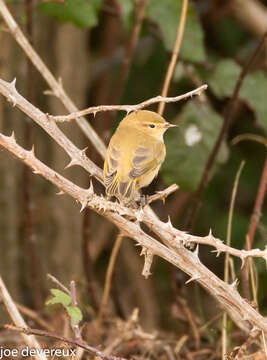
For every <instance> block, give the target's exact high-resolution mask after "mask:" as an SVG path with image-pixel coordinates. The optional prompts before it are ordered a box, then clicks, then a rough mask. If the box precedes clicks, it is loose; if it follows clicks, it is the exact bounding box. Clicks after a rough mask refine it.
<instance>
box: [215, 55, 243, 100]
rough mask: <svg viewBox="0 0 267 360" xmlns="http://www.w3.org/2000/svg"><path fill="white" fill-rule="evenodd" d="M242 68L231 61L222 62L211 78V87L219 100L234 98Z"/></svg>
mask: <svg viewBox="0 0 267 360" xmlns="http://www.w3.org/2000/svg"><path fill="white" fill-rule="evenodd" d="M240 72H241V67H240V66H239V65H238V64H237V63H235V62H234V61H233V60H231V59H226V60H222V61H220V62H219V63H218V65H217V66H216V69H215V71H214V72H212V73H211V75H210V77H209V81H208V83H209V86H210V87H211V88H212V91H213V92H214V93H215V95H217V96H218V97H219V98H223V97H225V96H232V94H233V91H234V88H235V84H236V82H237V79H238V76H239V74H240Z"/></svg>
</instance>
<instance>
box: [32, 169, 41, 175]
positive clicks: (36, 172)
mask: <svg viewBox="0 0 267 360" xmlns="http://www.w3.org/2000/svg"><path fill="white" fill-rule="evenodd" d="M32 172H33V173H34V174H35V175H40V174H41V173H40V171H38V170H33V171H32Z"/></svg>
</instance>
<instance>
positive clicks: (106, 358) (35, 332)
mask: <svg viewBox="0 0 267 360" xmlns="http://www.w3.org/2000/svg"><path fill="white" fill-rule="evenodd" d="M5 327H6V328H7V329H8V330H12V331H16V332H19V333H22V334H27V335H37V336H44V337H48V338H50V339H54V340H59V341H62V342H65V343H67V344H70V345H73V346H79V347H81V348H83V349H84V350H86V351H87V352H88V353H90V354H92V355H94V356H98V357H99V358H100V359H103V360H126V359H124V358H122V357H117V356H112V355H105V354H104V353H103V352H102V351H100V350H98V349H96V348H94V347H92V346H90V345H87V344H86V343H85V342H84V341H81V340H73V339H70V338H67V337H65V336H61V335H59V334H56V333H52V332H48V331H44V330H39V329H31V328H27V327H22V326H21V327H19V326H14V325H9V324H7V325H5Z"/></svg>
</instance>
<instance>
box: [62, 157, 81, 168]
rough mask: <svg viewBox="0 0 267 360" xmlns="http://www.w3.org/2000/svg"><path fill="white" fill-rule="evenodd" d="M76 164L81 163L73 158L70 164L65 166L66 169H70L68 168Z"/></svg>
mask: <svg viewBox="0 0 267 360" xmlns="http://www.w3.org/2000/svg"><path fill="white" fill-rule="evenodd" d="M74 165H79V164H78V162H77V161H76V160H75V159H71V161H70V162H69V163H68V165H66V166H65V168H64V170H65V169H68V168H70V167H71V166H74Z"/></svg>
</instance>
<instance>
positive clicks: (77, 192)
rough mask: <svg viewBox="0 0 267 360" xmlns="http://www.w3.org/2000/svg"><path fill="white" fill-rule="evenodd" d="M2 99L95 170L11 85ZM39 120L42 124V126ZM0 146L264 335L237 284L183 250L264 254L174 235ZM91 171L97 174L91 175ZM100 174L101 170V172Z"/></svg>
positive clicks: (167, 226)
mask: <svg viewBox="0 0 267 360" xmlns="http://www.w3.org/2000/svg"><path fill="white" fill-rule="evenodd" d="M0 93H2V94H3V95H5V96H6V97H7V98H8V99H9V100H11V101H12V103H13V105H16V104H18V107H19V108H20V109H21V110H23V111H25V112H26V111H28V112H29V115H31V117H32V118H33V119H34V120H35V121H37V122H38V123H40V124H41V126H43V128H44V129H45V130H46V131H47V132H48V133H50V131H51V128H50V127H49V126H47V124H49V125H51V124H53V126H52V135H53V138H54V139H55V140H56V141H57V142H59V143H61V142H63V144H62V147H63V148H65V147H66V148H65V150H66V151H67V153H68V154H69V155H70V156H71V155H72V154H73V155H74V156H75V164H79V165H81V166H83V167H84V168H86V169H87V171H88V172H89V173H92V169H91V168H90V165H89V164H91V165H92V166H93V167H95V164H94V163H93V162H91V161H90V162H89V163H88V162H87V160H88V161H89V159H87V158H86V156H85V155H84V153H83V152H81V151H79V150H77V149H76V148H75V147H73V144H72V143H71V142H70V141H69V140H68V138H66V136H65V135H64V134H63V133H58V132H57V130H56V129H57V127H56V124H55V123H54V122H53V121H50V120H49V119H48V118H47V117H45V116H44V114H43V113H42V112H41V111H40V110H38V109H36V108H35V107H34V106H32V105H31V104H30V105H29V103H28V102H27V101H26V100H25V99H24V98H23V97H22V96H20V95H19V94H18V93H17V91H16V89H15V84H14V83H11V84H10V83H6V82H4V81H2V80H0ZM29 106H31V111H32V113H31V111H29ZM36 114H38V116H37V119H35V117H36ZM40 118H41V119H42V121H40ZM43 122H46V123H47V124H44V123H43ZM62 139H63V140H62ZM0 144H1V145H2V146H3V147H4V148H6V149H7V150H9V151H10V152H12V153H13V154H14V155H16V156H17V157H18V158H20V159H21V160H22V161H24V162H25V163H26V164H27V165H29V166H30V167H31V168H32V169H33V171H34V173H37V174H40V175H42V176H43V177H45V178H46V179H47V180H49V181H50V182H52V183H53V184H54V185H56V186H57V187H58V188H59V189H60V191H61V192H62V193H67V194H69V195H71V196H72V197H73V198H75V199H76V200H77V201H78V202H80V203H81V205H82V209H83V208H85V207H86V206H87V207H89V208H91V209H92V210H94V211H96V212H97V213H98V214H100V215H102V216H103V217H105V218H107V219H108V220H109V221H111V222H112V223H113V224H115V225H116V226H117V227H118V228H119V230H120V231H121V232H122V233H123V235H125V236H128V237H130V238H132V239H134V240H135V241H136V242H137V243H138V244H139V245H140V246H142V248H146V249H148V250H149V251H150V252H151V253H152V254H154V255H157V256H160V257H162V258H163V259H165V260H166V261H168V262H170V263H172V264H173V265H175V266H176V267H178V268H180V269H182V270H183V271H184V272H186V273H187V274H188V275H189V276H190V279H189V280H188V282H190V281H193V280H196V281H198V282H199V283H200V284H201V285H202V286H203V287H204V288H206V289H207V290H208V291H209V292H210V294H211V295H212V296H213V297H215V298H216V299H217V300H218V301H219V303H220V304H221V305H222V306H223V307H224V308H225V310H227V311H228V313H229V315H230V316H231V317H232V319H233V320H234V321H235V322H236V323H237V325H238V326H240V327H241V328H242V329H243V330H245V331H246V332H248V331H250V330H251V329H252V328H259V329H261V330H263V331H264V332H265V333H267V322H266V320H265V319H264V318H263V317H262V316H261V315H260V314H259V313H258V312H257V311H256V310H255V309H254V308H253V307H252V306H251V305H250V304H249V303H247V302H246V301H245V300H244V299H242V297H241V296H240V294H239V293H238V291H237V289H236V287H237V283H236V282H234V283H233V284H231V285H229V284H226V283H224V282H223V281H222V280H220V279H219V278H218V277H217V276H216V275H215V274H213V273H212V272H211V271H210V270H208V269H207V268H206V267H205V266H204V265H203V264H202V263H201V262H200V259H199V257H198V251H197V250H196V251H195V252H191V251H189V250H188V249H186V248H184V246H183V244H184V243H188V242H198V243H203V244H209V245H212V246H215V247H216V251H217V252H218V253H220V252H221V251H227V252H229V253H231V254H233V255H235V256H239V257H240V258H241V260H243V259H245V258H246V257H248V256H260V257H262V258H264V259H265V261H267V249H265V250H263V251H261V250H258V249H254V250H251V251H250V252H245V251H243V250H241V251H240V250H237V249H232V248H229V247H227V246H226V245H224V244H223V243H222V242H221V241H220V240H218V239H215V238H214V237H213V236H212V234H211V233H210V234H209V235H208V236H206V237H203V238H201V237H196V236H193V235H190V234H186V233H184V232H182V231H179V230H178V229H175V228H174V227H173V226H172V224H171V222H170V221H168V222H167V223H164V222H162V221H160V220H159V219H157V218H156V217H153V216H152V215H151V213H150V210H149V208H148V207H145V208H144V209H142V210H136V209H130V208H127V207H124V206H122V205H121V204H118V203H115V202H111V201H108V200H106V199H105V198H103V197H101V196H97V195H96V194H95V193H94V189H93V186H92V185H91V186H90V188H89V189H87V190H86V189H82V188H80V187H78V186H77V185H75V184H73V183H72V182H70V181H69V180H67V179H66V178H64V177H63V176H61V175H60V174H58V173H56V172H55V171H54V170H52V169H50V168H49V167H47V166H46V165H45V164H43V163H42V162H41V161H39V160H38V159H37V158H36V157H35V155H34V151H33V150H31V151H27V150H25V149H23V148H22V147H21V146H19V145H18V144H17V143H16V140H15V137H14V135H12V136H11V137H8V136H4V135H0ZM69 146H70V148H69ZM86 159H87V160H86ZM93 171H94V172H95V173H96V171H95V170H93ZM99 171H101V170H100V169H99ZM98 175H99V173H98ZM101 177H102V174H101V175H100V180H101ZM125 215H127V217H124V216H125ZM129 216H130V218H131V219H132V220H135V222H133V221H131V220H129ZM140 222H144V223H145V224H147V225H148V226H149V227H150V229H151V231H152V232H154V233H155V234H157V236H158V237H159V238H160V239H161V241H162V242H163V243H164V244H162V243H160V242H159V241H157V240H156V239H155V238H153V237H152V236H150V235H148V234H147V233H146V232H145V231H143V230H142V229H141V227H140ZM197 249H198V248H197Z"/></svg>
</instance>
